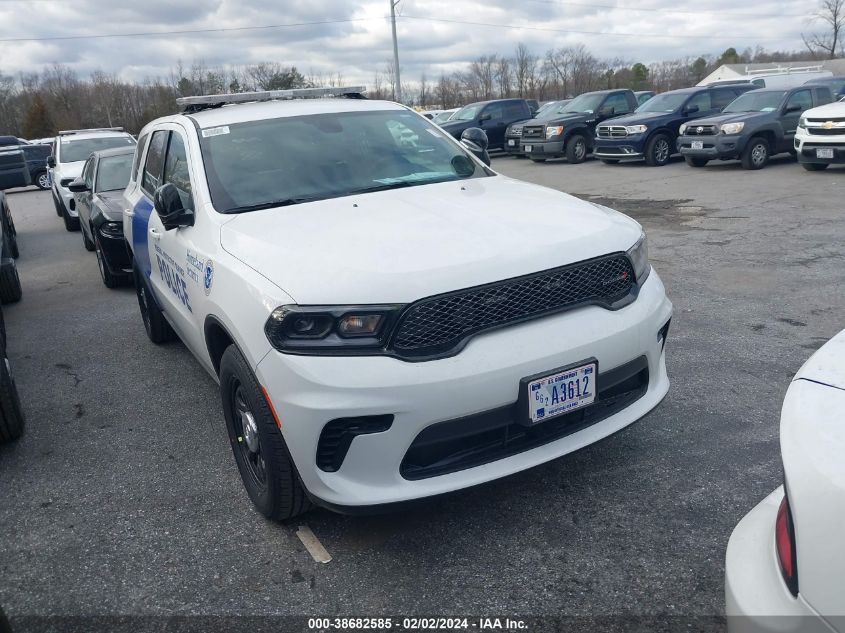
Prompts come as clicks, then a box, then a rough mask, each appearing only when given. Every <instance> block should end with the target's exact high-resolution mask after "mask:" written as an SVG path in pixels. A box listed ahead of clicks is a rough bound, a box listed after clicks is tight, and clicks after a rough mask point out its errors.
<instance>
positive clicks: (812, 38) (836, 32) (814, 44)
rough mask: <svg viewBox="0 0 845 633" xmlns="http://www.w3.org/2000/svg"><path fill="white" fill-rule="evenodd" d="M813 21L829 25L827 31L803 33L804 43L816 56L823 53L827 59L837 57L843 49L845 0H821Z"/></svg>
mask: <svg viewBox="0 0 845 633" xmlns="http://www.w3.org/2000/svg"><path fill="white" fill-rule="evenodd" d="M812 21H813V22H821V23H822V24H825V25H827V32H826V33H810V34H806V35H805V34H804V33H802V34H801V38H802V39H803V40H804V45H805V46H806V47H807V49H808V50H809V51H810V53H812V54H813V55H814V56H815V55H816V53H817V52H821V53H823V54H824V55H825V56H827V59H836V55H837V53H841V51H842V42H841V39H842V29H843V27H845V0H821V4H820V5H819V10H818V11H817V12H816V13H815V15H814V16H813V18H812Z"/></svg>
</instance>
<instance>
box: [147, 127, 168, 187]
mask: <svg viewBox="0 0 845 633" xmlns="http://www.w3.org/2000/svg"><path fill="white" fill-rule="evenodd" d="M168 134H170V132H166V131H164V130H159V131H158V132H155V133H153V137H152V139H151V140H150V149H149V151H147V162H146V163H145V164H144V178H143V180H142V181H141V187H142V188H143V189H144V191H146V192H147V193H148V194H150V195H152V194H153V193H155V190H156V189H158V186H159V185H160V184H161V168H162V165H163V163H164V148H165V145H166V144H167V135H168Z"/></svg>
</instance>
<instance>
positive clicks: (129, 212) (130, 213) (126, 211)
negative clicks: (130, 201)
mask: <svg viewBox="0 0 845 633" xmlns="http://www.w3.org/2000/svg"><path fill="white" fill-rule="evenodd" d="M123 214H124V215H125V216H126V217H127V218H132V217H135V212H134V211H133V210H132V209H124V210H123Z"/></svg>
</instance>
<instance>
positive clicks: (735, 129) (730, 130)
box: [722, 123, 745, 134]
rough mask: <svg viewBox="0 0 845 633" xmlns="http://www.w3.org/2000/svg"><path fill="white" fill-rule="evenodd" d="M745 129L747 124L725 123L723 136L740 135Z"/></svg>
mask: <svg viewBox="0 0 845 633" xmlns="http://www.w3.org/2000/svg"><path fill="white" fill-rule="evenodd" d="M744 127H745V123H725V124H724V125H723V126H722V134H739V133H740V132H742V128H744Z"/></svg>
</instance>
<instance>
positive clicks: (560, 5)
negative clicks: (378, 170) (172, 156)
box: [0, 0, 818, 83]
mask: <svg viewBox="0 0 845 633" xmlns="http://www.w3.org/2000/svg"><path fill="white" fill-rule="evenodd" d="M596 2H598V6H597V5H596V4H595V3H593V2H590V0H569V1H567V0H518V1H516V2H515V1H514V0H483V1H482V0H401V2H400V3H399V5H398V12H399V14H400V16H405V17H400V18H399V21H398V32H399V41H400V60H401V61H400V64H401V68H402V72H403V79H404V80H410V81H413V80H416V79H418V78H419V76H420V75H421V74H422V73H423V72H425V73H426V74H427V75H428V76H429V78H432V77H435V76H437V75H438V74H439V73H440V72H448V71H451V70H454V69H456V68H460V67H461V66H462V65H463V64H466V63H467V62H469V61H471V60H473V59H475V58H477V57H478V56H479V55H484V54H492V53H496V54H499V55H511V54H512V53H513V50H514V48H515V47H516V45H517V44H518V43H519V42H524V43H525V44H526V45H528V47H529V48H530V49H532V50H533V52H535V53H537V54H543V53H544V52H545V51H546V50H547V49H549V48H557V47H561V46H570V45H574V44H584V45H585V46H587V48H588V49H589V50H590V51H591V52H592V53H593V54H594V55H595V56H597V57H602V58H621V59H625V60H628V61H643V62H646V63H650V62H654V61H660V60H663V59H675V58H679V57H686V56H698V55H701V54H719V53H720V52H721V51H723V50H724V49H725V48H727V47H729V46H733V47H735V48H736V49H737V50H740V51H741V50H743V49H745V48H747V47H754V46H756V45H761V46H763V47H765V48H767V49H770V50H798V49H801V48H802V47H803V44H802V40H801V32H802V31H804V32H807V31H810V30H812V28H813V26H812V25H811V24H810V18H811V16H812V14H813V13H814V12H815V11H816V10H817V7H818V4H817V0H793V1H789V2H777V1H775V2H771V1H769V0H748V1H747V2H745V3H744V4H742V5H738V4H737V3H736V2H734V0H710V1H709V2H707V3H705V4H704V5H703V6H701V5H700V6H699V7H696V8H694V9H686V8H682V7H678V5H677V3H676V2H674V1H673V0H640V2H639V3H638V4H636V5H634V4H631V3H630V2H628V1H625V2H623V1H622V0H596ZM602 5H605V6H602ZM686 6H690V5H685V7H686ZM608 7H613V8H608ZM635 7H636V8H635ZM388 14H389V6H388V3H387V0H349V1H342V2H339V1H338V0H280V1H278V2H274V3H268V2H266V1H259V0H197V1H196V2H185V1H184V0H183V1H182V2H173V1H172V0H144V2H137V0H109V1H104V0H73V1H72V2H71V1H70V0H5V1H0V39H3V38H21V37H33V38H45V37H64V36H80V35H86V36H91V35H102V34H113V33H134V32H162V31H176V30H191V29H220V28H226V29H232V28H240V27H252V26H264V25H284V24H302V23H309V22H310V23H313V22H328V21H339V20H355V21H349V22H337V23H332V24H302V25H301V26H292V27H287V28H283V27H280V28H268V29H254V30H243V31H229V32H225V33H219V32H218V33H194V34H183V35H171V36H161V37H152V36H150V37H146V36H145V37H122V38H98V39H69V40H53V41H39V42H0V72H2V73H4V74H14V73H18V72H34V71H39V70H42V69H43V67H44V66H45V65H48V64H51V63H54V62H59V63H64V64H67V65H69V66H71V67H72V68H73V69H74V70H76V71H77V72H78V73H79V74H80V75H82V76H85V75H87V74H89V73H91V72H92V71H94V70H98V69H101V70H105V71H107V72H114V73H117V74H118V75H120V76H122V77H124V78H126V79H133V80H142V79H144V78H146V77H151V76H161V77H166V76H168V75H169V74H170V72H171V70H172V69H173V68H174V66H175V65H176V63H177V61H178V60H181V61H182V62H183V63H185V64H190V63H191V62H192V61H194V60H202V61H203V62H204V63H205V64H206V65H208V66H216V65H238V64H247V63H255V62H258V61H275V62H281V63H283V64H286V65H295V66H297V67H298V68H299V69H300V70H301V71H303V72H306V73H307V72H309V71H311V72H315V73H320V74H324V75H335V74H337V73H340V74H342V75H343V77H344V78H345V79H346V80H347V81H350V82H355V83H358V82H368V81H371V80H372V77H373V75H374V73H376V72H379V71H381V70H383V68H384V66H385V64H386V63H387V61H388V60H389V59H390V58H391V56H392V44H391V35H390V23H389V20H388V19H387V16H388ZM433 19H434V20H433ZM435 20H454V21H457V22H474V23H475V24H459V23H455V22H445V21H440V22H439V21H435ZM489 25H493V26H489ZM496 25H498V26H496Z"/></svg>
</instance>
